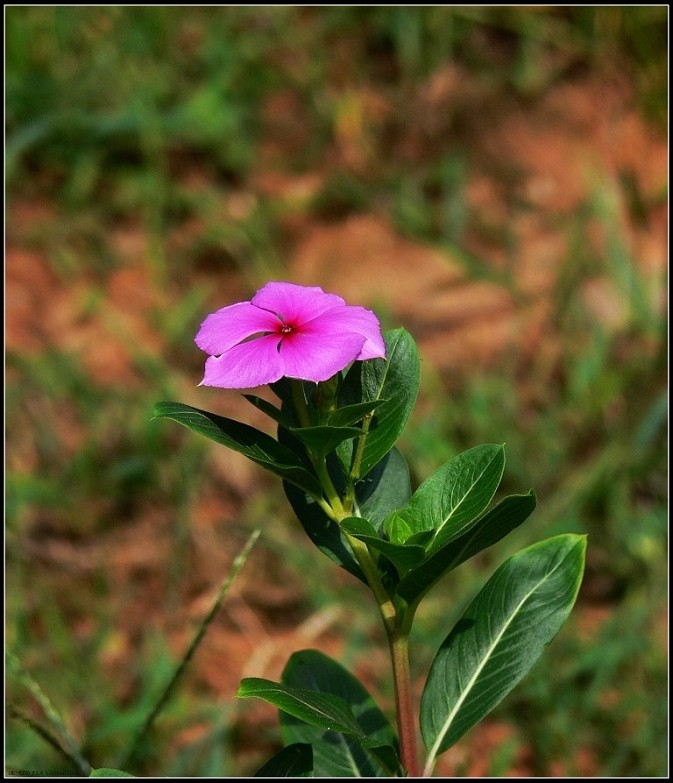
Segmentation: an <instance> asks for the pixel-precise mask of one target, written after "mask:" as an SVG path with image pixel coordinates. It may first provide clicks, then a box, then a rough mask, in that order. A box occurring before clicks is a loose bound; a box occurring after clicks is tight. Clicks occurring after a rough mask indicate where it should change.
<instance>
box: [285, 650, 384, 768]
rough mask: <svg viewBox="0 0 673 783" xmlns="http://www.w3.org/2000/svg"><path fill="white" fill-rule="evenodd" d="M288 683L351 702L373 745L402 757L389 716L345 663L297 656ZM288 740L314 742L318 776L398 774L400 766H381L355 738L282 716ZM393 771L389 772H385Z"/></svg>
mask: <svg viewBox="0 0 673 783" xmlns="http://www.w3.org/2000/svg"><path fill="white" fill-rule="evenodd" d="M282 682H283V683H284V684H285V685H289V686H293V687H301V688H308V689H309V690H311V691H318V692H320V693H330V694H332V695H334V696H337V697H339V698H341V699H343V700H344V701H345V702H347V703H348V704H349V705H350V707H351V709H352V711H353V715H354V716H355V718H356V719H357V721H358V723H359V724H360V726H361V727H362V730H363V732H364V734H365V735H366V736H367V737H368V742H369V743H373V744H374V745H375V746H379V747H388V748H389V750H390V752H392V754H393V759H394V758H395V757H396V750H395V748H396V747H397V738H396V735H395V732H394V731H393V728H392V727H391V725H390V723H389V722H388V720H387V718H386V717H385V715H384V714H383V713H382V712H381V710H380V709H379V707H378V706H377V704H376V702H375V701H374V699H372V697H371V696H370V694H369V693H368V691H367V689H366V688H365V687H364V685H362V683H361V682H360V681H359V680H358V679H356V678H355V677H354V676H353V675H352V674H351V673H350V672H349V671H348V670H347V669H345V668H344V667H343V666H342V665H341V664H339V663H337V662H336V661H334V660H332V659H331V658H329V657H328V656H326V655H325V654H324V653H321V652H318V651H317V650H301V651H300V652H296V653H294V654H293V655H292V656H291V657H290V660H289V661H288V662H287V665H286V666H285V669H284V671H283V674H282ZM280 723H281V731H282V734H283V739H284V741H285V742H287V743H291V742H310V743H311V744H312V745H313V755H314V774H315V776H316V777H327V778H337V777H374V776H379V777H382V776H386V774H394V772H395V771H396V769H395V767H396V766H399V762H398V761H393V762H392V769H390V766H391V762H390V761H387V760H384V766H381V764H379V763H377V761H375V760H374V759H373V758H372V756H371V751H370V752H365V750H364V749H363V748H362V746H361V744H360V743H359V742H357V741H356V740H355V739H353V738H352V737H350V736H346V735H344V734H340V733H338V732H334V731H324V730H322V729H319V728H316V727H314V726H309V725H308V724H306V723H303V722H302V721H300V720H298V719H297V718H295V717H293V716H291V715H289V714H287V713H281V715H280ZM385 767H388V770H386V769H385Z"/></svg>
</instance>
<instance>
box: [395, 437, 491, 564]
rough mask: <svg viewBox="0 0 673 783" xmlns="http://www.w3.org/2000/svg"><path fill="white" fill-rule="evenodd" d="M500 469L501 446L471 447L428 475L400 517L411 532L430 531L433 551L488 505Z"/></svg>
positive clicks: (466, 525)
mask: <svg viewBox="0 0 673 783" xmlns="http://www.w3.org/2000/svg"><path fill="white" fill-rule="evenodd" d="M504 468H505V449H504V446H497V445H493V444H485V445H483V446H475V448H473V449H470V450H469V451H465V452H463V453H462V454H459V455H458V456H457V457H454V458H453V459H452V460H449V461H448V462H447V463H446V464H445V465H442V467H441V468H438V469H437V470H436V471H435V472H434V473H433V474H432V475H431V476H429V477H428V478H427V479H426V480H425V481H424V482H423V483H422V484H421V486H420V487H419V488H418V489H417V490H416V492H414V494H413V495H412V497H411V500H410V501H409V503H408V505H407V507H406V508H405V509H403V510H402V511H401V512H400V516H402V517H403V518H404V519H405V520H406V522H407V523H408V524H409V526H410V527H411V528H412V529H413V531H414V532H415V533H418V532H421V531H425V530H432V531H433V533H434V535H433V538H432V539H431V541H430V543H429V544H428V546H427V548H428V550H429V551H434V550H437V549H439V547H440V546H442V545H443V544H446V543H447V542H449V541H451V540H452V539H454V538H456V537H457V536H459V535H460V534H461V533H463V532H464V531H465V529H466V528H468V527H469V526H470V524H471V523H472V522H474V521H475V520H476V519H477V517H478V516H479V514H481V512H482V511H483V510H484V509H485V508H486V506H488V504H489V503H490V502H491V499H492V498H493V495H494V494H495V491H496V489H497V488H498V485H499V484H500V479H501V478H502V473H503V470H504Z"/></svg>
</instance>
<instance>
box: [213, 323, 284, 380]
mask: <svg viewBox="0 0 673 783" xmlns="http://www.w3.org/2000/svg"><path fill="white" fill-rule="evenodd" d="M279 341H280V337H279V335H277V334H274V335H267V336H266V337H257V338H255V339H254V340H249V341H248V342H246V343H242V344H240V345H235V346H234V347H233V348H230V349H229V350H228V351H226V352H225V353H224V354H222V356H210V357H209V358H208V359H207V360H206V373H205V375H204V377H203V380H202V381H201V385H202V386H219V387H220V388H222V389H253V388H254V387H255V386H265V385H266V384H267V383H274V382H275V381H277V380H279V379H280V378H282V377H283V375H284V374H285V370H284V364H283V361H282V359H281V356H280V354H279V353H278V343H279Z"/></svg>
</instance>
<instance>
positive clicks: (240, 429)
mask: <svg viewBox="0 0 673 783" xmlns="http://www.w3.org/2000/svg"><path fill="white" fill-rule="evenodd" d="M154 416H155V418H165V419H172V420H173V421H176V422H177V423H178V424H182V425H183V426H184V427H187V429H190V430H192V431H193V432H197V433H199V434H200V435H204V436H205V437H206V438H210V440H214V441H215V442H216V443H220V444H222V445H223V446H227V447H228V448H230V449H233V450H234V451H238V452H239V453H241V454H244V455H245V456H246V457H248V459H251V460H252V461H253V462H256V463H257V464H258V465H261V467H263V468H266V469H267V470H270V471H271V472H272V473H275V474H276V475H277V476H280V477H281V478H283V479H285V480H286V481H290V482H292V483H293V484H296V486H298V487H300V488H301V489H303V490H305V491H306V492H309V493H310V494H312V495H314V496H316V497H321V495H322V489H321V487H320V483H319V482H318V479H317V478H316V477H315V476H314V475H313V474H312V473H311V472H310V471H309V470H308V468H307V467H306V465H305V464H304V463H303V462H302V461H301V459H300V457H299V456H298V455H297V454H295V453H294V452H293V451H291V450H290V449H288V448H286V447H285V446H283V445H282V444H280V443H278V441H276V440H274V439H273V438H272V437H271V436H270V435H267V434H266V433H264V432H260V431H259V430H256V429H255V428H254V427H250V426H249V425H247V424H241V422H238V421H234V420H233V419H227V418H224V417H223V416H217V415H216V414H214V413H209V412H208V411H202V410H199V409H198V408H192V407H191V406H189V405H183V404H182V403H179V402H158V403H157V404H156V405H155V406H154Z"/></svg>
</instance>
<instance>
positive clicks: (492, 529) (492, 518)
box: [396, 492, 536, 604]
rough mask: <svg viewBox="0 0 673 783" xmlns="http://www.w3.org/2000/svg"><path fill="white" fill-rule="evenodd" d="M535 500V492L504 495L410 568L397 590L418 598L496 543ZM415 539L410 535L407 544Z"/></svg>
mask: <svg viewBox="0 0 673 783" xmlns="http://www.w3.org/2000/svg"><path fill="white" fill-rule="evenodd" d="M535 502H536V501H535V494H534V493H533V492H529V493H528V494H527V495H510V496H509V497H506V498H503V500H501V501H500V503H498V504H497V505H496V506H494V507H493V508H492V509H490V510H489V511H487V512H486V513H485V514H484V516H482V517H481V519H479V520H478V521H477V522H476V523H475V525H474V526H473V527H471V528H470V529H469V530H468V531H467V532H466V533H463V534H462V535H460V536H458V538H455V539H453V541H450V542H449V543H448V544H445V545H444V546H443V547H442V548H441V549H438V550H437V551H436V552H434V553H433V554H432V555H430V557H428V558H427V559H426V560H424V561H423V562H422V563H421V564H420V565H419V566H418V567H417V568H414V569H413V570H412V571H410V572H409V573H408V574H407V575H406V576H405V577H404V578H403V579H402V580H401V582H400V583H399V585H398V586H397V588H396V592H397V594H398V595H399V596H401V597H402V598H404V600H405V601H407V603H410V604H411V603H414V602H416V601H418V600H419V599H420V598H421V597H422V596H423V594H424V593H426V592H427V591H428V590H429V589H430V588H431V587H432V585H434V584H435V583H436V582H437V581H438V580H439V579H441V577H442V576H444V575H445V574H447V573H448V572H449V571H451V570H452V569H454V568H457V567H458V566H459V565H460V564H461V563H464V562H465V561H466V560H469V558H471V557H473V556H474V555H476V554H477V553H478V552H481V551H483V550H484V549H487V548H488V547H490V546H493V544H496V543H497V542H498V541H500V540H501V539H502V538H504V537H505V536H506V535H507V534H508V533H511V532H512V530H514V529H515V528H517V527H518V526H519V525H521V524H522V523H523V522H525V521H526V519H528V517H529V516H530V515H531V514H532V513H533V510H534V509H535ZM414 538H415V537H414ZM412 540H413V539H409V540H408V541H407V542H406V543H407V545H408V544H410V543H411V542H412Z"/></svg>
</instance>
